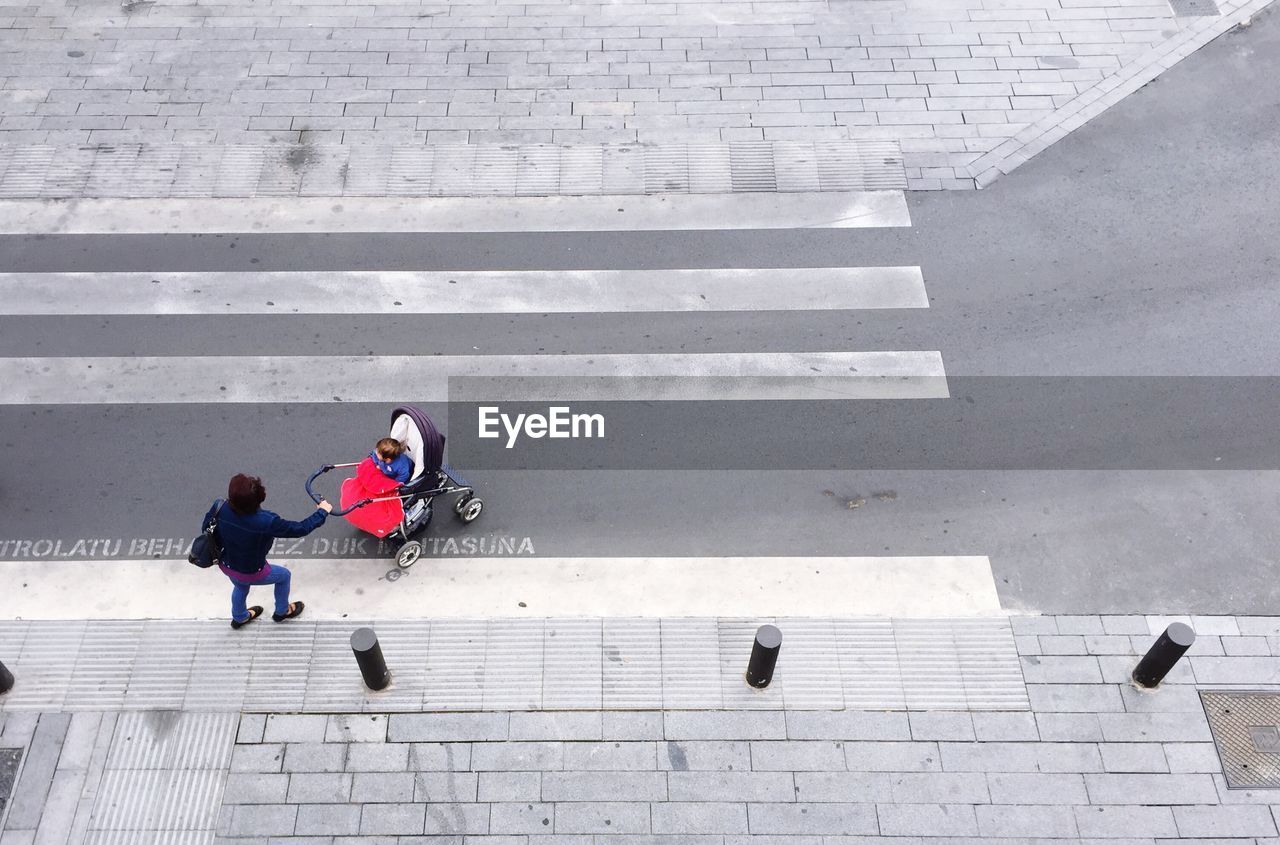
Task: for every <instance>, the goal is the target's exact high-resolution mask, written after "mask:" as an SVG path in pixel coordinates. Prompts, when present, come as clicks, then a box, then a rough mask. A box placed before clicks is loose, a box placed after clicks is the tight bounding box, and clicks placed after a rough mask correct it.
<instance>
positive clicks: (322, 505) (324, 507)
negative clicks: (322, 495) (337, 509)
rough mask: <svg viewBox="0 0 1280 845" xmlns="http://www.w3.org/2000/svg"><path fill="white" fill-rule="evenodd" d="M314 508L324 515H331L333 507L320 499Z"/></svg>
mask: <svg viewBox="0 0 1280 845" xmlns="http://www.w3.org/2000/svg"><path fill="white" fill-rule="evenodd" d="M316 507H317V508H318V509H320V510H322V511H324V512H325V513H333V505H331V504H329V503H328V502H327V501H326V500H324V499H321V500H320V501H319V502H317V503H316Z"/></svg>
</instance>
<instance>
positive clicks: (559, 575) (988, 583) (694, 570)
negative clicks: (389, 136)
mask: <svg viewBox="0 0 1280 845" xmlns="http://www.w3.org/2000/svg"><path fill="white" fill-rule="evenodd" d="M286 565H287V566H288V567H289V569H290V570H292V572H293V595H292V597H293V598H295V599H302V600H304V601H306V603H307V611H306V613H307V615H308V617H310V618H313V619H341V618H344V617H350V618H366V617H368V616H369V615H370V614H376V615H377V616H379V617H381V618H389V619H396V618H423V617H426V618H487V617H639V616H642V617H679V616H699V617H747V618H758V617H771V616H815V617H851V616H895V617H968V616H1000V615H1003V612H1002V611H1001V609H1000V601H999V598H998V596H997V594H996V588H995V581H994V579H993V577H992V574H991V564H990V561H989V560H988V559H987V558H986V557H981V556H965V557H692V558H665V557H660V558H476V557H465V558H422V559H420V560H419V561H418V563H416V564H415V565H414V566H413V567H412V568H411V569H409V570H407V571H406V572H405V574H404V575H403V577H399V578H397V579H396V580H394V581H391V580H388V579H387V578H386V573H387V572H388V571H392V570H395V571H396V572H399V570H396V568H395V564H394V563H393V562H392V561H391V560H389V559H388V560H371V559H338V560H335V559H323V560H289V561H286ZM0 582H3V583H5V584H9V585H12V587H13V588H12V589H10V590H8V591H7V592H6V596H5V602H4V609H3V611H2V612H3V615H4V618H8V619H19V618H20V619H210V618H214V619H216V618H226V617H229V616H230V600H229V593H230V584H229V582H228V581H227V579H226V578H225V577H223V576H222V575H221V574H220V573H219V572H218V571H216V570H199V569H196V568H195V567H193V566H191V565H189V564H187V563H186V562H184V561H172V560H170V561H154V560H131V561H126V560H112V561H50V562H45V563H42V564H40V565H39V566H37V567H33V566H32V564H31V563H30V562H26V561H9V562H4V563H0ZM139 585H145V589H140V588H139ZM250 601H251V602H252V603H256V604H262V605H264V606H267V607H269V606H270V604H271V589H270V588H269V587H256V588H254V589H253V591H252V592H251V594H250ZM267 624H270V623H267Z"/></svg>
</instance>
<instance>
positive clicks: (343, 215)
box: [0, 191, 911, 235]
mask: <svg viewBox="0 0 1280 845" xmlns="http://www.w3.org/2000/svg"><path fill="white" fill-rule="evenodd" d="M910 225H911V215H910V213H909V212H908V210H907V201H906V198H905V197H904V196H903V193H902V192H901V191H859V192H820V193H808V194H778V193H760V194H667V195H659V196H621V197H619V196H612V197H590V196H584V197H435V198H425V199H424V198H411V199H402V198H385V199H383V198H352V197H343V198H336V199H335V198H297V197H288V198H271V199H268V198H255V199H121V200H113V199H76V200H3V201H0V234H50V235H67V234H92V233H112V232H114V233H136V234H141V233H165V232H203V233H228V232H248V233H258V234H261V233H268V232H290V233H299V232H618V231H642V230H644V231H663V230H689V229H856V228H874V227H887V226H910Z"/></svg>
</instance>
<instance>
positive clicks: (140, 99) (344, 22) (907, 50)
mask: <svg viewBox="0 0 1280 845" xmlns="http://www.w3.org/2000/svg"><path fill="white" fill-rule="evenodd" d="M1175 5H1176V6H1177V7H1178V8H1177V9H1175V8H1174V6H1171V5H1169V4H1167V3H1165V2H1152V0H1021V2H1007V1H1006V0H967V1H966V2H959V3H940V2H936V0H909V2H906V1H904V2H891V3H884V2H865V0H860V1H858V2H841V3H829V2H821V1H820V0H814V1H813V2H793V3H773V2H754V3H745V2H743V3H732V2H702V3H679V4H672V3H661V2H645V3H633V4H624V5H608V4H594V3H572V4H571V3H563V4H553V5H548V6H535V7H527V6H520V5H510V4H504V3H500V2H484V3H465V4H464V3H458V4H438V5H434V6H430V7H418V6H412V7H401V6H395V5H390V6H385V5H376V4H368V3H357V2H345V3H338V4H333V5H325V6H314V5H310V4H282V5H280V6H271V7H262V6H259V5H254V4H249V3H241V4H237V3H229V4H225V5H220V6H218V7H217V10H218V13H217V14H210V13H209V12H207V11H205V9H204V8H203V7H191V6H186V5H170V4H163V3H161V4H154V3H146V2H129V3H125V4H123V5H120V6H114V5H112V6H109V7H103V6H95V5H87V6H86V5H73V6H64V5H61V4H57V3H48V4H30V5H22V6H8V7H3V8H0V12H3V14H0V22H2V23H3V27H4V28H3V29H2V30H0V33H3V34H2V35H0V44H3V47H4V50H5V52H6V55H7V57H8V59H9V60H8V61H7V62H6V64H5V71H4V75H3V85H2V87H0V143H3V144H4V145H5V146H6V147H11V148H14V149H15V150H25V152H22V153H21V154H19V155H18V156H17V157H16V158H15V159H13V161H15V162H16V165H15V166H14V167H12V168H10V169H11V170H12V171H13V172H14V173H15V174H16V175H17V176H18V177H19V178H21V176H22V175H23V174H24V173H25V172H26V170H27V168H28V167H29V163H30V161H31V160H32V157H34V158H35V159H37V160H38V159H40V158H41V157H43V156H47V155H54V157H55V158H56V153H51V152H45V151H42V150H41V149H40V148H41V147H52V148H55V150H56V149H57V148H65V147H74V146H78V145H86V144H87V145H93V146H95V147H98V146H105V147H107V148H108V149H107V153H108V155H107V156H106V157H105V158H104V161H112V162H119V161H121V160H122V159H123V160H125V161H131V160H132V159H133V158H135V157H136V156H137V155H138V152H137V151H136V150H135V151H133V152H132V153H131V152H130V149H129V148H125V149H124V151H123V154H122V155H121V156H116V157H114V158H112V156H111V155H110V153H111V152H112V149H110V148H114V147H115V146H116V145H122V144H124V145H128V144H144V145H147V148H146V149H145V150H144V151H143V157H144V158H147V159H155V161H156V163H155V165H154V166H155V167H162V166H163V163H164V162H166V161H171V160H172V159H173V157H175V156H178V155H181V153H180V148H181V147H182V145H195V146H207V145H217V146H219V147H225V148H227V149H232V148H234V147H236V146H237V145H244V152H245V154H246V155H248V156H249V158H250V159H252V158H253V156H254V148H261V147H264V146H271V145H280V144H285V145H293V149H292V151H291V153H290V160H291V161H292V162H293V163H294V164H296V165H297V166H298V167H299V168H301V169H306V168H307V167H309V166H312V165H314V166H316V167H317V168H319V170H320V171H323V170H324V167H323V165H322V164H320V162H322V161H324V160H326V159H327V158H332V157H333V156H335V155H338V156H341V155H343V153H341V152H334V151H333V150H332V147H333V146H334V145H370V144H380V145H387V146H388V147H391V146H396V145H401V146H405V147H409V148H411V147H414V146H421V145H423V144H427V145H440V144H459V143H462V144H533V145H537V144H552V145H564V146H569V147H580V148H586V149H590V148H591V147H592V146H594V145H599V144H619V143H621V144H645V145H649V144H656V145H666V144H686V143H720V142H761V141H795V140H800V141H815V140H844V139H862V140H884V141H894V142H897V143H899V144H901V146H902V149H903V151H904V153H905V154H906V156H907V159H906V167H907V170H906V176H907V178H908V180H909V182H910V184H911V186H912V187H913V188H920V189H929V188H934V189H936V188H942V187H955V188H962V187H973V186H974V185H975V184H987V183H988V182H990V181H991V179H993V178H994V177H995V176H997V175H999V173H1001V172H1005V171H1007V170H1009V169H1011V168H1012V167H1015V166H1017V164H1019V163H1021V162H1022V161H1025V160H1026V158H1027V157H1028V156H1029V155H1031V154H1032V153H1033V152H1035V151H1038V150H1039V149H1041V148H1043V147H1044V146H1046V145H1047V144H1048V143H1051V142H1052V141H1055V140H1057V139H1058V138H1060V137H1062V136H1064V135H1065V134H1066V133H1067V132H1069V131H1070V130H1071V129H1074V128H1076V127H1077V126H1079V125H1081V124H1082V123H1083V122H1084V120H1085V119H1087V118H1088V117H1091V116H1093V115H1095V114H1097V113H1100V112H1101V111H1102V110H1103V109H1105V108H1106V107H1107V106H1109V105H1110V104H1112V103H1114V102H1115V101H1117V100H1119V99H1120V98H1121V97H1123V96H1124V95H1126V94H1128V93H1130V92H1131V91H1133V90H1136V89H1137V88H1138V87H1140V86H1141V85H1142V84H1145V82H1147V81H1149V80H1150V78H1152V77H1153V76H1154V75H1156V74H1158V73H1159V72H1161V71H1163V70H1164V69H1166V68H1167V67H1169V66H1170V65H1172V64H1174V63H1176V62H1177V61H1178V60H1179V59H1181V58H1183V57H1185V55H1187V54H1189V53H1190V52H1192V51H1194V49H1196V48H1197V47H1198V46H1200V45H1202V44H1203V43H1205V42H1206V41H1207V40H1209V39H1211V38H1212V37H1214V36H1216V35H1218V34H1220V33H1221V32H1223V31H1225V30H1226V29H1227V28H1229V27H1230V26H1232V25H1234V24H1235V23H1240V22H1244V21H1247V20H1248V19H1249V17H1250V15H1252V14H1254V13H1255V12H1257V11H1260V10H1261V9H1262V8H1264V7H1265V5H1266V2H1265V0H1254V2H1252V3H1247V2H1237V0H1223V2H1222V3H1219V4H1215V3H1213V2H1211V1H1210V0H1206V2H1203V3H1200V4H1185V3H1179V4H1175ZM1193 6H1198V8H1191V7H1193ZM252 164H253V162H249V165H250V166H252ZM111 166H114V165H111ZM73 170H74V168H71V170H68V169H66V168H64V169H63V170H62V171H61V177H59V176H57V175H55V176H54V177H53V178H54V180H55V181H56V180H57V179H58V178H64V179H65V178H69V179H70V182H69V183H68V185H69V187H68V190H69V191H70V192H71V195H75V194H76V192H77V190H78V189H77V188H76V187H75V181H76V180H75V174H74V173H73V172H72V171H73ZM234 182H235V180H234V179H233V183H234ZM548 190H551V191H552V192H558V189H548ZM35 195H39V194H35ZM231 195H235V194H234V193H233V194H231Z"/></svg>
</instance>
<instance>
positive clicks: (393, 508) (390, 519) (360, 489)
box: [342, 458, 404, 539]
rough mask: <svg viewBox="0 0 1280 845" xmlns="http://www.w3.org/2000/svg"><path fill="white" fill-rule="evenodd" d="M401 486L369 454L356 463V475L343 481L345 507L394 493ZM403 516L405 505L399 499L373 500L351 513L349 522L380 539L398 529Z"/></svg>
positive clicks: (348, 515)
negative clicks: (357, 464) (358, 463)
mask: <svg viewBox="0 0 1280 845" xmlns="http://www.w3.org/2000/svg"><path fill="white" fill-rule="evenodd" d="M399 486H400V484H399V482H397V481H396V480H395V479H394V478H388V477H387V476H385V475H383V474H382V470H380V469H378V465H377V464H375V463H374V462H373V458H365V459H364V460H363V461H361V462H360V466H358V467H356V475H355V478H348V479H347V480H346V481H344V482H342V507H344V508H349V507H351V506H352V505H354V504H355V503H356V502H358V501H360V500H361V499H374V498H378V497H380V496H394V495H395V491H396V488H397V487H399ZM403 519H404V507H403V506H402V505H401V504H400V500H399V499H391V500H389V501H385V502H370V503H369V504H367V505H365V506H364V507H362V508H357V509H355V510H353V511H352V512H351V513H349V514H347V522H350V523H351V524H352V525H354V526H355V527H356V528H359V529H360V530H361V531H368V532H369V533H370V534H372V535H373V536H375V537H377V538H379V539H381V538H383V537H385V536H387V535H388V534H390V533H391V532H392V531H394V530H395V528H396V526H397V525H399V524H400V522H401V520H403Z"/></svg>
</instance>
